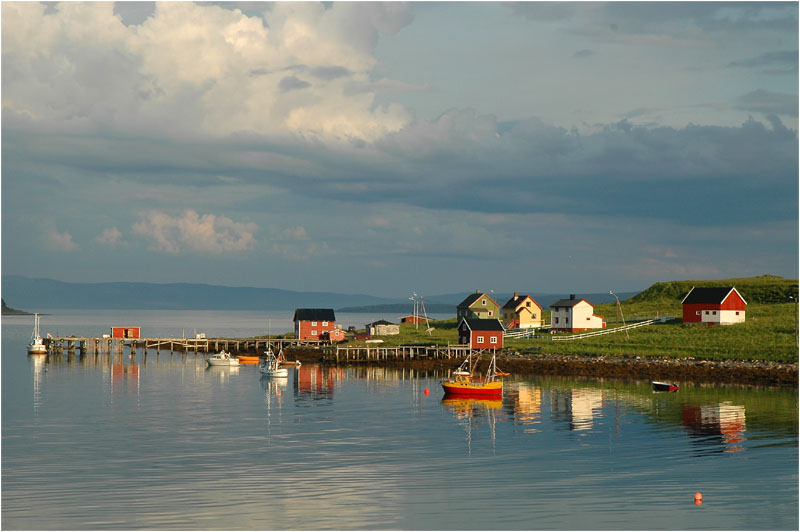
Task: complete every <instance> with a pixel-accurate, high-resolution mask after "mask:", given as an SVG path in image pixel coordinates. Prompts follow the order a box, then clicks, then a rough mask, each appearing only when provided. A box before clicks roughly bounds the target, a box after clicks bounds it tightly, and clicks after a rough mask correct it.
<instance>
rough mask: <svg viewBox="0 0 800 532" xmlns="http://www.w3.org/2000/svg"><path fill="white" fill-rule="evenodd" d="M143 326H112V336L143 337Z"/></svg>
mask: <svg viewBox="0 0 800 532" xmlns="http://www.w3.org/2000/svg"><path fill="white" fill-rule="evenodd" d="M141 337H142V328H141V327H111V338H141Z"/></svg>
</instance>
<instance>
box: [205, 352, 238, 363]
mask: <svg viewBox="0 0 800 532" xmlns="http://www.w3.org/2000/svg"><path fill="white" fill-rule="evenodd" d="M207 362H208V365H209V366H237V367H238V366H239V359H238V358H236V357H232V356H231V354H230V353H226V352H225V351H224V350H223V351H220V352H219V353H217V354H216V355H211V356H210V357H208V360H207Z"/></svg>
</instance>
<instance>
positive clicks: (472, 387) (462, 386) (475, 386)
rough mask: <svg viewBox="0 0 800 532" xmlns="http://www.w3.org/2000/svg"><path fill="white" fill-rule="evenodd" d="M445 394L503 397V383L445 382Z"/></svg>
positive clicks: (443, 386) (443, 384)
mask: <svg viewBox="0 0 800 532" xmlns="http://www.w3.org/2000/svg"><path fill="white" fill-rule="evenodd" d="M442 388H444V393H446V394H450V395H472V396H480V397H483V396H502V395H503V382H502V381H493V382H486V383H480V382H466V381H464V382H460V381H456V382H452V381H445V382H443V383H442Z"/></svg>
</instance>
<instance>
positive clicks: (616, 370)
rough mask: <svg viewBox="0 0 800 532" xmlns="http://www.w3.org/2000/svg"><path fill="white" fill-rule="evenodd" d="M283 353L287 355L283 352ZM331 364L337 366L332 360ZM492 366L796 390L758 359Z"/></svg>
mask: <svg viewBox="0 0 800 532" xmlns="http://www.w3.org/2000/svg"><path fill="white" fill-rule="evenodd" d="M287 354H288V353H287ZM291 357H293V358H296V359H297V360H300V361H301V362H315V363H320V364H330V362H328V361H326V360H323V357H322V354H321V353H319V352H317V351H313V350H299V349H296V350H292V351H291ZM461 362H462V360H459V359H455V358H453V359H449V360H448V359H439V360H426V359H416V360H405V361H403V360H371V361H369V362H368V363H366V362H350V363H347V364H340V365H342V366H347V365H367V364H368V365H375V366H387V367H406V368H414V369H442V370H447V369H454V368H456V367H458V366H459V365H460V364H461ZM332 365H336V364H335V363H334V364H332ZM497 365H498V366H499V367H500V368H501V369H502V370H503V371H506V372H509V373H516V374H519V375H560V376H564V377H598V378H599V377H611V378H619V379H647V380H668V381H677V382H679V383H680V382H695V383H717V384H746V385H757V386H775V387H782V388H795V389H797V388H798V364H797V363H796V362H793V363H781V362H769V361H759V360H755V361H754V360H703V359H675V358H650V357H610V356H585V355H550V354H542V353H537V354H520V353H509V354H499V355H498V356H497Z"/></svg>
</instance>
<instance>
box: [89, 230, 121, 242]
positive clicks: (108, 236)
mask: <svg viewBox="0 0 800 532" xmlns="http://www.w3.org/2000/svg"><path fill="white" fill-rule="evenodd" d="M121 238H122V233H121V232H120V231H119V229H117V228H116V227H111V228H110V229H106V230H105V231H103V233H102V234H100V235H98V236H97V238H95V240H96V241H97V242H99V243H101V244H105V245H108V246H116V245H117V244H119V242H120V239H121Z"/></svg>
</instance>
